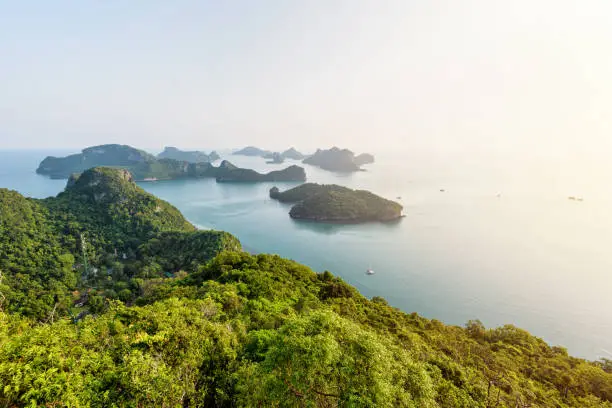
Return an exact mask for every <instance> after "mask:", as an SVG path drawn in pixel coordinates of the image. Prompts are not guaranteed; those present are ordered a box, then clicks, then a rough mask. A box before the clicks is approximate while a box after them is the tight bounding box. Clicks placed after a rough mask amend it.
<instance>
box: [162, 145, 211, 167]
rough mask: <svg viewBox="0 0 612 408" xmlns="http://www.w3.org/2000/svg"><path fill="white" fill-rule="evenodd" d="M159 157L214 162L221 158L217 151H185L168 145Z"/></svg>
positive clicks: (190, 161)
mask: <svg viewBox="0 0 612 408" xmlns="http://www.w3.org/2000/svg"><path fill="white" fill-rule="evenodd" d="M157 158H159V159H173V160H178V161H186V162H189V163H202V162H213V161H215V160H218V159H219V155H218V154H217V152H211V153H210V154H206V153H204V152H200V151H197V150H195V151H183V150H179V149H177V148H176V147H171V146H166V147H165V148H164V151H163V152H161V153H160V154H158V155H157Z"/></svg>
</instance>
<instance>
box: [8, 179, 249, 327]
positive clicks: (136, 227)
mask: <svg viewBox="0 0 612 408" xmlns="http://www.w3.org/2000/svg"><path fill="white" fill-rule="evenodd" d="M0 215H1V217H0V254H2V256H0V271H2V279H3V281H2V285H4V286H2V285H0V287H2V288H3V289H0V292H1V293H3V294H4V300H5V302H6V304H5V305H4V307H5V310H9V311H13V312H19V313H20V314H22V315H25V316H31V317H37V318H43V317H47V316H48V313H50V312H51V311H52V310H54V311H55V312H57V313H60V312H64V313H66V312H67V310H68V309H69V307H70V304H71V301H72V296H71V291H72V290H75V289H77V287H78V284H79V282H81V283H82V282H83V281H84V280H91V281H92V282H95V281H97V279H98V278H99V279H105V278H106V277H107V274H106V273H105V274H102V275H101V274H100V273H101V271H102V270H106V271H107V272H108V271H109V270H113V271H114V273H115V277H116V278H117V279H116V282H110V286H111V287H114V286H115V284H117V285H119V287H121V288H122V289H127V288H128V287H131V289H130V294H133V293H132V290H134V289H135V287H134V286H133V285H134V283H133V278H137V277H138V276H139V274H141V273H144V272H143V271H144V270H146V273H145V275H147V276H149V277H154V276H161V275H162V273H163V272H164V271H171V272H173V271H174V270H175V269H174V268H173V269H164V270H162V269H161V267H160V266H159V265H156V264H155V263H153V262H146V267H142V265H143V263H142V261H143V259H145V258H146V259H147V260H150V257H151V256H153V255H155V254H157V253H158V252H155V253H153V254H152V253H151V251H150V248H158V247H157V246H155V244H156V243H159V242H163V243H164V245H163V249H164V250H167V249H168V248H171V247H172V246H171V245H170V244H169V241H168V240H169V239H172V240H173V241H176V240H178V239H179V238H177V236H178V237H183V238H180V239H182V240H183V241H185V240H186V241H188V242H197V243H199V244H197V245H195V247H197V248H199V249H198V253H197V254H191V253H190V251H189V250H185V249H188V248H189V245H190V244H188V243H185V245H184V246H185V249H184V250H183V251H182V254H181V257H182V259H184V260H185V262H186V263H185V264H181V263H180V262H178V265H179V266H180V267H182V268H187V267H188V266H189V265H190V264H191V262H192V261H190V260H189V259H198V260H200V261H206V260H207V259H210V258H212V257H213V256H214V255H215V254H216V253H218V252H220V251H221V250H224V249H230V248H232V249H237V248H239V247H240V246H239V243H238V241H237V240H236V239H235V238H233V237H231V236H230V235H229V234H227V233H221V232H217V231H196V229H195V227H194V226H193V225H191V224H190V223H189V222H188V221H187V220H185V218H184V217H183V216H182V214H181V213H180V212H179V211H178V210H177V209H176V208H175V207H174V206H172V205H170V204H169V203H167V202H165V201H163V200H160V199H158V198H156V197H155V196H153V195H151V194H149V193H147V192H145V191H144V190H143V189H141V188H140V187H138V186H137V185H136V184H135V183H134V182H133V180H132V177H131V175H130V174H129V172H127V171H126V170H121V169H110V168H94V169H90V170H87V171H85V172H84V173H82V174H81V175H80V176H75V177H72V178H71V179H70V181H69V183H68V185H67V187H66V189H65V191H64V192H62V193H60V194H59V195H58V196H57V197H52V198H47V199H44V200H35V199H28V198H25V197H23V196H21V195H20V194H18V193H16V192H14V191H9V190H6V189H0ZM169 233H172V234H174V235H173V236H169V235H168V234H169ZM204 243H207V244H206V245H204ZM159 251H162V248H160V249H159ZM166 258H171V257H170V254H168V256H167V257H166ZM87 264H88V266H89V267H87ZM175 264H176V262H175ZM141 267H142V268H141ZM176 270H178V269H176ZM119 271H122V272H121V273H119ZM124 271H125V272H126V273H125V274H124V273H123V272H124ZM127 271H129V272H127ZM96 275H97V276H96ZM130 282H131V283H130ZM107 283H108V282H107ZM124 284H125V285H126V287H123V286H124ZM124 295H125V293H124ZM111 297H112V296H111ZM0 298H2V297H1V296H0ZM7 305H8V306H7Z"/></svg>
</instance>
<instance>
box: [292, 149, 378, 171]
mask: <svg viewBox="0 0 612 408" xmlns="http://www.w3.org/2000/svg"><path fill="white" fill-rule="evenodd" d="M373 161H374V157H373V156H372V155H369V154H362V155H359V156H357V158H356V157H355V153H353V152H352V151H350V150H348V149H340V148H338V147H332V148H331V149H328V150H322V149H317V151H316V152H315V153H314V154H313V155H312V156H310V157H307V158H306V159H304V161H303V162H304V163H305V164H310V165H313V166H318V167H320V168H322V169H323V170H328V171H334V172H343V173H350V172H355V171H360V170H361V168H360V166H361V165H362V164H366V163H372V162H373Z"/></svg>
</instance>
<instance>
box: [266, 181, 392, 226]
mask: <svg viewBox="0 0 612 408" xmlns="http://www.w3.org/2000/svg"><path fill="white" fill-rule="evenodd" d="M270 198H272V199H274V200H278V201H280V202H283V203H296V204H295V205H294V206H293V207H292V208H291V210H290V211H289V216H290V217H291V218H294V219H301V220H310V221H319V222H334V223H351V224H353V223H363V222H373V221H381V222H387V221H393V220H397V219H399V218H401V217H402V210H403V207H402V206H401V205H400V204H398V203H396V202H394V201H391V200H387V199H385V198H382V197H380V196H377V195H376V194H373V193H371V192H369V191H365V190H352V189H350V188H347V187H343V186H338V185H335V184H328V185H325V184H316V183H306V184H302V185H300V186H297V187H295V188H292V189H290V190H287V191H284V192H281V191H280V190H279V189H278V188H277V187H272V188H271V189H270Z"/></svg>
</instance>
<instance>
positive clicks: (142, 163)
mask: <svg viewBox="0 0 612 408" xmlns="http://www.w3.org/2000/svg"><path fill="white" fill-rule="evenodd" d="M100 166H105V167H115V168H121V169H125V170H128V171H129V172H130V173H131V175H132V177H134V180H136V181H157V180H173V179H185V178H216V179H217V181H222V182H223V181H251V182H254V181H297V182H303V181H305V180H306V173H305V171H304V169H303V168H302V167H299V166H290V167H287V168H286V169H283V170H277V171H273V172H270V173H268V174H261V173H258V172H256V171H254V170H251V169H242V168H238V167H236V166H234V165H233V164H232V163H230V162H228V161H225V160H224V161H223V162H221V164H220V165H219V166H218V167H216V166H214V165H213V164H211V163H210V162H197V163H190V162H187V161H182V160H181V161H179V160H174V159H169V158H161V159H160V158H157V157H155V156H153V155H151V154H149V153H147V152H145V151H143V150H139V149H135V148H133V147H131V146H127V145H100V146H94V147H89V148H86V149H84V150H83V151H82V152H81V153H80V154H74V155H70V156H67V157H47V158H45V159H44V160H43V161H42V162H41V163H40V165H39V167H38V169H37V170H36V172H37V173H38V174H43V175H47V176H50V177H51V178H69V177H70V176H71V175H72V174H74V173H82V172H83V171H85V170H87V169H90V168H93V167H100Z"/></svg>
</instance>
